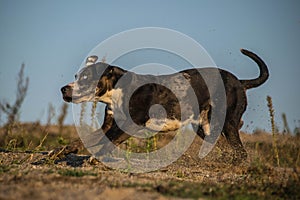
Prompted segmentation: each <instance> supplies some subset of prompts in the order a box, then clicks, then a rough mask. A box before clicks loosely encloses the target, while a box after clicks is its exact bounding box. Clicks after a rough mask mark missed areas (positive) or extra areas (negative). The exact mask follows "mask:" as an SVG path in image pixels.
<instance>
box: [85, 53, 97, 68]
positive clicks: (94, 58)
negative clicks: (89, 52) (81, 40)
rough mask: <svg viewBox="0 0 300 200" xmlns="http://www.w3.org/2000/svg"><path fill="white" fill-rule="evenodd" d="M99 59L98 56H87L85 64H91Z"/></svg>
mask: <svg viewBox="0 0 300 200" xmlns="http://www.w3.org/2000/svg"><path fill="white" fill-rule="evenodd" d="M97 60H98V56H95V55H93V56H89V57H87V59H86V61H85V65H86V66H90V65H93V64H95V63H96V61H97Z"/></svg>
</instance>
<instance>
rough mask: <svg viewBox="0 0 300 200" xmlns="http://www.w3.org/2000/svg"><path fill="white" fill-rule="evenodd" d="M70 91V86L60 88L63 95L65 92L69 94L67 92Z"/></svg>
mask: <svg viewBox="0 0 300 200" xmlns="http://www.w3.org/2000/svg"><path fill="white" fill-rule="evenodd" d="M71 90H72V87H71V86H70V85H66V86H64V87H62V88H61V89H60V91H61V92H62V93H63V94H65V93H67V92H69V91H71Z"/></svg>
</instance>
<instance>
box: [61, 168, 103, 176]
mask: <svg viewBox="0 0 300 200" xmlns="http://www.w3.org/2000/svg"><path fill="white" fill-rule="evenodd" d="M58 174H60V175H62V176H73V177H83V176H97V173H94V172H91V171H83V170H79V169H61V170H59V171H58Z"/></svg>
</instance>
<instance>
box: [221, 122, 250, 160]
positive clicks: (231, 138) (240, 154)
mask: <svg viewBox="0 0 300 200" xmlns="http://www.w3.org/2000/svg"><path fill="white" fill-rule="evenodd" d="M236 127H237V126H233V125H231V124H230V123H228V124H225V127H224V130H223V131H224V135H225V137H226V139H227V141H228V143H229V144H230V146H231V147H232V148H233V150H234V151H235V152H234V159H233V162H234V163H239V162H241V161H243V160H245V159H246V158H247V152H246V150H245V149H244V146H243V144H242V141H241V139H240V136H239V131H238V128H236Z"/></svg>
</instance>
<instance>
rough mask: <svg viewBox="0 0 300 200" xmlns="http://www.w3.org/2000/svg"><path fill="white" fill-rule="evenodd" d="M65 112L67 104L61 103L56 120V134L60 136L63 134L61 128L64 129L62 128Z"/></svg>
mask: <svg viewBox="0 0 300 200" xmlns="http://www.w3.org/2000/svg"><path fill="white" fill-rule="evenodd" d="M67 110H68V104H66V103H63V105H62V106H61V112H60V115H59V116H58V118H57V124H58V132H59V134H60V135H62V132H63V128H64V127H63V126H64V121H65V119H66V116H67Z"/></svg>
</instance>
